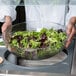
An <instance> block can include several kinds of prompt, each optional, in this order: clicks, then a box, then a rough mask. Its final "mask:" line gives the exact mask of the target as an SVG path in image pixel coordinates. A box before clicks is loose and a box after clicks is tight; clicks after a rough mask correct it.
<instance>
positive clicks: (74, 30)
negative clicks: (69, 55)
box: [65, 17, 76, 48]
mask: <svg viewBox="0 0 76 76" xmlns="http://www.w3.org/2000/svg"><path fill="white" fill-rule="evenodd" d="M75 24H76V17H72V18H71V19H70V20H69V23H68V25H67V29H66V33H67V36H68V38H67V41H66V45H65V47H66V48H67V47H68V46H69V45H70V43H71V41H72V39H73V37H74V35H75V34H76V27H75Z"/></svg>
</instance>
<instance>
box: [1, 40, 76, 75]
mask: <svg viewBox="0 0 76 76" xmlns="http://www.w3.org/2000/svg"><path fill="white" fill-rule="evenodd" d="M74 42H75V41H73V42H72V44H71V45H70V47H69V48H68V49H67V50H68V56H67V58H66V59H64V60H63V61H62V62H59V63H57V64H54V65H46V66H41V67H33V66H32V67H31V66H30V67H26V66H25V67H24V66H19V65H15V64H14V63H12V62H15V60H14V58H15V57H14V56H13V55H12V56H10V62H9V61H7V60H6V59H5V58H4V53H5V52H6V50H7V48H5V47H0V56H1V57H3V58H4V62H3V64H2V65H0V70H1V71H2V72H3V74H6V73H8V74H11V73H12V74H25V72H28V74H30V73H31V72H33V74H35V73H36V72H37V73H50V76H57V74H58V76H65V75H66V74H70V72H71V64H72V57H73V49H74ZM11 71H12V72H11ZM28 74H27V73H26V75H28ZM64 74H65V75H64ZM32 76H33V75H32ZM34 76H36V75H34ZM47 76H48V75H47ZM69 76H70V75H69Z"/></svg>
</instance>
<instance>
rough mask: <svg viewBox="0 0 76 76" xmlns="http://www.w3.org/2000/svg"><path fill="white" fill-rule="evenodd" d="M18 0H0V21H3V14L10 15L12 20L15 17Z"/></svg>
mask: <svg viewBox="0 0 76 76" xmlns="http://www.w3.org/2000/svg"><path fill="white" fill-rule="evenodd" d="M18 3H19V0H7V1H6V0H0V22H4V21H5V19H4V18H5V16H10V17H11V19H12V21H14V20H15V19H16V10H15V8H16V5H17V4H18Z"/></svg>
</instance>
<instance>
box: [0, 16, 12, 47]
mask: <svg viewBox="0 0 76 76" xmlns="http://www.w3.org/2000/svg"><path fill="white" fill-rule="evenodd" d="M11 29H12V21H11V18H10V17H9V16H6V17H5V22H4V24H3V25H2V28H1V30H2V36H3V40H4V42H5V45H6V47H8V42H9V40H10V32H11Z"/></svg>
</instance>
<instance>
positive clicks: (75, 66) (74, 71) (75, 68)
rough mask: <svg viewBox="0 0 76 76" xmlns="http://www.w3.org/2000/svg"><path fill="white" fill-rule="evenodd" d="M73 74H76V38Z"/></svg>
mask: <svg viewBox="0 0 76 76" xmlns="http://www.w3.org/2000/svg"><path fill="white" fill-rule="evenodd" d="M71 74H72V75H76V40H75V48H74V55H73V63H72V70H71Z"/></svg>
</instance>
